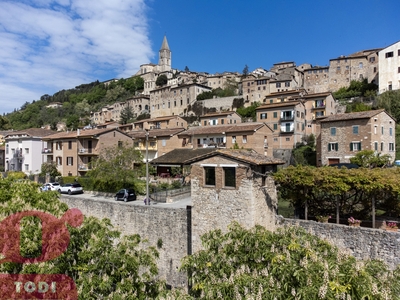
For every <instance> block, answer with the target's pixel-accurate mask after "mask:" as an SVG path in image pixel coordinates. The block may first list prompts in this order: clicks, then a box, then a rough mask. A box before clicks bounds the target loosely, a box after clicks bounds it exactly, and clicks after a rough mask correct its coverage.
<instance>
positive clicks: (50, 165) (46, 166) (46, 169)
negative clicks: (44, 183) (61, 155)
mask: <svg viewBox="0 0 400 300" xmlns="http://www.w3.org/2000/svg"><path fill="white" fill-rule="evenodd" d="M47 174H49V175H50V177H51V178H56V177H57V176H61V173H60V172H59V171H58V169H57V163H56V162H55V161H48V162H44V163H42V166H41V168H40V175H41V176H46V175H47Z"/></svg>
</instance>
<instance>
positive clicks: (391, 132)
mask: <svg viewBox="0 0 400 300" xmlns="http://www.w3.org/2000/svg"><path fill="white" fill-rule="evenodd" d="M389 135H390V136H393V128H392V127H390V128H389Z"/></svg>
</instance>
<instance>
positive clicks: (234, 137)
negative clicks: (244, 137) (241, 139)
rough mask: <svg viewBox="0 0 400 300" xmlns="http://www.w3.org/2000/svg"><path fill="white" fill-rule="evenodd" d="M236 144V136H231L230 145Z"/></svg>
mask: <svg viewBox="0 0 400 300" xmlns="http://www.w3.org/2000/svg"><path fill="white" fill-rule="evenodd" d="M234 143H236V136H234V135H233V136H232V144H234Z"/></svg>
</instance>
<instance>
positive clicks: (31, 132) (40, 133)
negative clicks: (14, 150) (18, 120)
mask: <svg viewBox="0 0 400 300" xmlns="http://www.w3.org/2000/svg"><path fill="white" fill-rule="evenodd" d="M53 133H54V131H52V130H48V129H42V128H28V129H24V130H18V131H11V132H8V133H7V135H6V138H7V137H9V136H14V135H28V136H30V137H45V136H49V135H51V134H53Z"/></svg>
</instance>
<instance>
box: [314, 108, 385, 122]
mask: <svg viewBox="0 0 400 300" xmlns="http://www.w3.org/2000/svg"><path fill="white" fill-rule="evenodd" d="M384 111H385V110H384V109H378V110H368V111H361V112H353V113H346V114H337V115H330V116H329V117H326V118H324V119H322V120H321V121H320V122H321V123H325V122H336V121H345V120H355V119H369V118H372V117H373V116H376V115H377V114H380V113H381V112H384Z"/></svg>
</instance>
